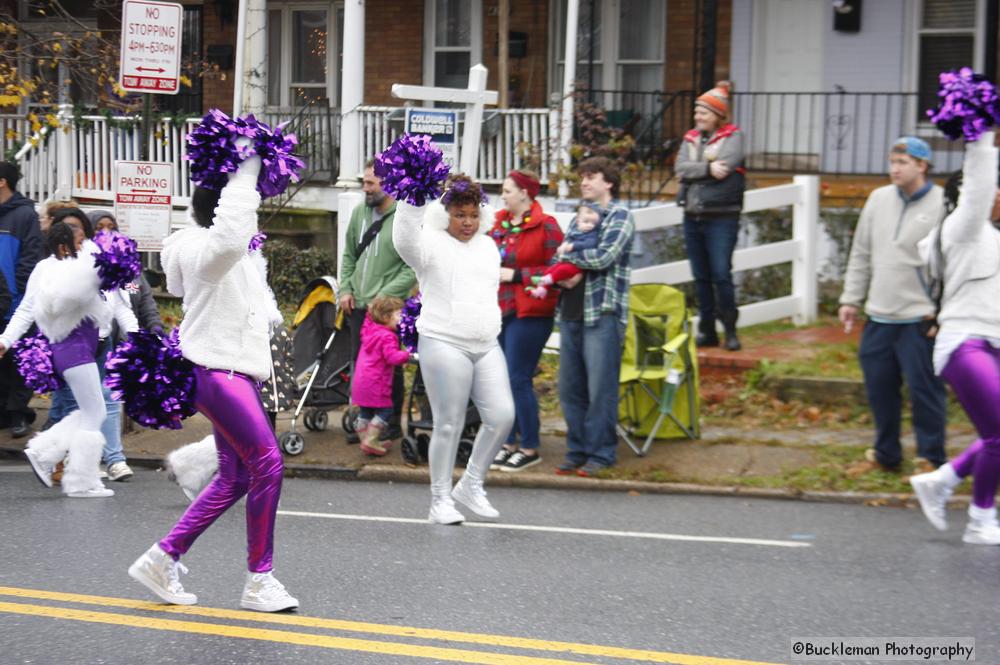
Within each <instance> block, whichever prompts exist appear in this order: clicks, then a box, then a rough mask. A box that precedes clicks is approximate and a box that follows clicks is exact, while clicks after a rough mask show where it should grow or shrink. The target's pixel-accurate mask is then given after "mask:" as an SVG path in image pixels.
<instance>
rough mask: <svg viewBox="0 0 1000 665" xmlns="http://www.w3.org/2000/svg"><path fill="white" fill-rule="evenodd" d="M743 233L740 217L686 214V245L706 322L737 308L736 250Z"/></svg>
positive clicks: (701, 310)
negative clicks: (710, 217) (698, 217)
mask: <svg viewBox="0 0 1000 665" xmlns="http://www.w3.org/2000/svg"><path fill="white" fill-rule="evenodd" d="M739 233H740V219H739V217H729V218H720V219H702V220H694V219H691V218H690V217H688V216H687V215H685V216H684V247H685V249H686V250H687V255H688V261H689V262H690V263H691V273H692V274H693V275H694V286H695V294H696V295H697V297H698V315H699V316H700V317H701V320H702V321H714V320H715V317H716V312H719V313H722V312H732V311H735V310H736V290H735V289H734V288H733V250H734V249H736V238H737V237H738V236H739ZM716 305H718V307H716Z"/></svg>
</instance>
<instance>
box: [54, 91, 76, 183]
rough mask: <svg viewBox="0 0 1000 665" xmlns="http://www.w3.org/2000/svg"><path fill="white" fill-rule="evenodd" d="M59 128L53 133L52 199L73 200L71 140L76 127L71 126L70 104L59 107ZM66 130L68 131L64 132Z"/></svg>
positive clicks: (71, 110)
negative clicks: (54, 175)
mask: <svg viewBox="0 0 1000 665" xmlns="http://www.w3.org/2000/svg"><path fill="white" fill-rule="evenodd" d="M58 118H59V127H58V128H56V129H55V130H54V131H55V134H56V135H55V137H54V138H55V141H54V144H55V149H56V182H55V191H52V190H49V191H52V198H54V199H63V200H65V199H71V198H73V139H74V138H75V137H76V126H75V125H74V124H73V107H72V105H70V104H60V105H59V112H58ZM66 129H68V130H69V131H64V130H66Z"/></svg>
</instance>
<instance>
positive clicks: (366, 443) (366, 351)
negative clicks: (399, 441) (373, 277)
mask: <svg viewBox="0 0 1000 665" xmlns="http://www.w3.org/2000/svg"><path fill="white" fill-rule="evenodd" d="M402 310H403V301H402V300H400V299H399V298H392V297H389V296H378V297H377V298H375V299H374V300H372V301H371V302H370V303H369V304H368V314H367V315H366V316H365V322H364V324H362V326H361V348H360V349H359V350H358V359H357V361H356V362H355V363H354V376H353V377H352V379H351V401H352V402H354V404H355V405H356V406H358V407H360V410H361V412H360V415H359V417H358V420H357V423H356V424H355V426H354V429H355V431H356V432H357V433H358V437H359V438H360V439H361V450H363V451H364V452H365V453H367V454H369V455H377V456H379V457H381V456H382V455H385V454H386V452H388V451H387V450H386V447H385V446H384V445H383V444H382V443H380V442H379V436H380V435H381V434H382V431H383V430H384V429H385V428H386V426H387V425H388V423H389V418H391V417H392V371H393V368H394V367H395V366H396V365H402V364H403V363H405V362H406V361H407V360H409V359H410V353H409V351H406V350H405V349H402V348H400V346H399V338H398V337H397V336H396V328H397V327H398V326H399V316H400V313H401V312H402ZM385 443H388V442H385Z"/></svg>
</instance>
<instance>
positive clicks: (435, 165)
mask: <svg viewBox="0 0 1000 665" xmlns="http://www.w3.org/2000/svg"><path fill="white" fill-rule="evenodd" d="M375 175H377V176H378V177H379V178H380V179H381V180H382V191H384V192H385V193H386V194H389V195H390V196H392V197H394V198H396V199H402V200H404V201H406V202H407V203H410V204H412V205H415V206H422V205H424V203H426V202H427V201H428V200H430V199H436V198H437V197H438V196H440V194H441V183H443V182H444V181H445V179H446V178H447V177H448V165H447V164H445V163H444V161H443V160H442V158H441V150H439V149H438V147H437V146H435V145H434V144H433V143H432V142H431V137H429V136H411V135H409V134H403V135H402V136H400V137H399V138H398V139H396V140H395V141H394V142H393V144H392V145H391V146H389V147H388V148H386V149H385V150H384V151H383V152H381V153H379V154H378V155H377V156H376V157H375Z"/></svg>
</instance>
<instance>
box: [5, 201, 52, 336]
mask: <svg viewBox="0 0 1000 665" xmlns="http://www.w3.org/2000/svg"><path fill="white" fill-rule="evenodd" d="M43 258H45V242H44V241H43V240H42V230H41V228H40V227H39V226H38V213H36V212H35V203H34V201H32V200H31V199H28V198H25V197H24V196H22V195H21V194H19V193H18V192H14V195H13V196H11V197H10V198H9V199H8V200H7V202H6V203H3V204H0V272H2V273H3V277H4V279H5V280H6V282H7V292H8V293H9V294H10V305H9V307H7V308H6V309H4V310H3V312H0V318H2V319H3V321H4V322H6V321H9V320H10V317H11V315H12V314H13V313H14V310H15V309H17V306H18V305H19V304H20V303H21V298H22V297H23V296H24V289H25V286H27V284H28V276H29V275H30V274H31V271H32V270H34V268H35V264H36V263H38V262H39V261H41V260H42V259H43Z"/></svg>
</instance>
